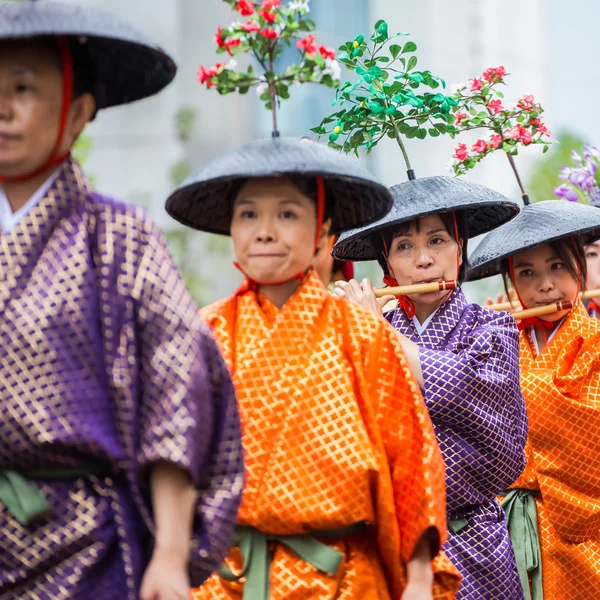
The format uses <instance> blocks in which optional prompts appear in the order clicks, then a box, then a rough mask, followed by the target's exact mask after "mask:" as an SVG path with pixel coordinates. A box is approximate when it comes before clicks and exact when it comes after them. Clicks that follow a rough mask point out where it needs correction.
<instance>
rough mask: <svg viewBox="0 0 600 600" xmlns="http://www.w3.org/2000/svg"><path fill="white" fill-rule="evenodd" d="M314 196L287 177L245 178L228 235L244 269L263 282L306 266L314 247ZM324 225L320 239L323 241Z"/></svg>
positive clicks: (280, 279) (276, 280) (282, 278)
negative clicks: (304, 192)
mask: <svg viewBox="0 0 600 600" xmlns="http://www.w3.org/2000/svg"><path fill="white" fill-rule="evenodd" d="M316 212H317V211H316V206H315V203H314V201H313V200H311V199H310V198H308V197H307V196H305V195H303V194H302V192H300V190H298V189H297V188H296V187H295V186H294V184H293V183H292V182H291V181H290V180H288V179H285V178H264V179H249V180H248V181H247V182H246V183H245V184H244V186H243V187H242V189H241V190H240V192H239V194H238V195H237V198H236V199H235V202H234V205H233V218H232V221H231V237H232V239H233V246H234V250H235V255H236V259H237V261H238V263H239V264H240V267H241V268H242V271H243V272H244V273H245V274H246V275H247V276H248V277H250V279H252V280H254V281H257V282H259V283H261V284H263V285H276V284H279V283H281V282H284V281H289V280H291V279H293V278H294V277H295V276H297V275H298V274H299V273H303V272H304V271H306V269H308V267H309V266H310V264H311V263H312V261H313V256H314V252H315V236H316V234H317V214H316ZM327 229H328V228H327V227H323V231H322V232H321V236H320V242H321V243H323V244H326V237H325V234H326V230H327Z"/></svg>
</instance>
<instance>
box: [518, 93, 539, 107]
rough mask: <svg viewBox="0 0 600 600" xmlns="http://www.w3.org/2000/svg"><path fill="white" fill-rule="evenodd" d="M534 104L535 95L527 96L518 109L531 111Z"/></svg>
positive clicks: (520, 102)
mask: <svg viewBox="0 0 600 600" xmlns="http://www.w3.org/2000/svg"><path fill="white" fill-rule="evenodd" d="M534 102H535V100H534V98H533V94H525V96H523V97H522V98H521V99H520V100H519V102H518V103H517V107H518V108H521V109H523V110H531V109H532V108H533V103H534Z"/></svg>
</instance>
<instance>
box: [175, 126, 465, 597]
mask: <svg viewBox="0 0 600 600" xmlns="http://www.w3.org/2000/svg"><path fill="white" fill-rule="evenodd" d="M249 174H251V175H249ZM390 206H391V197H390V196H389V194H388V192H387V190H386V189H385V188H384V187H383V186H380V185H379V184H378V183H376V182H375V181H374V180H373V179H372V178H371V176H370V175H369V174H368V173H367V172H366V171H364V169H363V168H362V166H361V165H360V164H357V163H356V162H355V161H354V160H352V159H349V158H346V157H342V156H340V155H338V154H337V153H335V152H333V151H332V150H329V149H328V148H324V147H323V146H320V145H318V144H307V143H304V142H302V141H300V140H294V139H285V138H274V139H269V140H261V141H258V142H254V143H252V144H248V145H247V146H245V147H242V148H240V149H238V150H237V151H235V152H232V153H230V154H229V155H226V156H225V157H221V158H219V159H217V160H216V161H214V162H213V163H211V164H209V165H208V166H206V167H205V168H204V169H203V170H202V171H201V172H200V173H199V175H197V176H196V177H195V178H193V180H192V181H191V183H188V184H187V185H185V186H184V187H182V188H181V189H179V190H178V191H176V192H175V193H174V194H173V195H172V196H171V198H170V199H169V200H168V201H167V210H168V211H169V212H170V214H171V215H172V216H174V217H175V218H176V219H177V220H179V221H180V222H182V223H185V224H187V225H190V226H192V227H194V228H196V229H200V230H205V231H206V230H208V231H212V232H216V233H222V234H229V233H231V236H232V238H233V243H234V249H235V254H236V259H237V261H238V263H237V265H238V267H239V268H240V270H242V272H244V273H245V274H246V276H247V278H246V280H245V281H244V283H243V284H242V286H241V287H240V288H239V289H238V290H237V292H236V293H235V294H234V295H233V296H231V297H230V298H227V299H225V300H222V301H220V302H217V303H216V304H214V305H212V306H209V307H207V308H205V309H204V310H203V311H202V316H203V317H204V319H205V320H206V321H207V322H208V323H209V324H210V325H211V327H212V329H213V331H214V333H215V335H216V337H217V341H218V343H219V345H220V347H221V350H222V352H223V354H224V356H225V360H226V362H227V363H228V365H229V367H230V369H231V372H232V375H233V379H234V383H235V385H236V390H237V394H238V401H239V407H240V412H241V414H240V418H241V421H242V429H243V445H244V455H245V466H246V486H245V489H244V494H243V502H242V507H241V510H240V512H239V515H238V523H239V526H238V531H237V537H236V541H235V546H234V548H233V549H232V551H231V553H230V555H229V557H228V559H227V562H226V566H225V567H224V568H223V569H221V571H220V573H219V574H215V575H213V577H211V578H210V579H209V581H208V582H207V583H205V584H204V585H203V586H202V587H201V588H199V589H198V590H196V591H195V592H194V598H196V600H205V599H219V600H222V599H229V598H236V599H239V598H240V594H243V598H244V599H246V600H250V599H252V600H261V599H265V598H270V599H271V600H283V599H286V600H296V599H307V600H330V599H336V600H350V599H359V598H360V599H362V600H391V599H394V600H400V599H401V598H402V600H417V599H418V600H422V599H423V600H427V599H431V598H440V599H441V598H454V595H455V592H456V589H457V587H458V582H459V579H460V577H459V575H458V573H457V572H456V570H455V569H454V567H453V566H452V564H451V563H450V562H449V561H448V560H447V559H446V558H445V557H444V556H443V555H438V553H439V548H440V542H443V541H444V539H445V537H446V531H445V529H446V525H445V490H444V469H443V463H442V460H441V455H440V452H439V449H438V447H437V444H436V442H435V437H434V433H433V429H432V425H431V422H430V420H429V417H428V415H427V410H426V408H425V405H424V403H423V400H422V398H421V396H420V394H419V391H418V388H417V386H416V384H415V382H414V380H413V377H412V375H411V373H410V371H409V369H408V367H407V363H406V360H405V358H404V355H403V354H402V351H401V348H400V346H399V344H398V342H397V340H396V336H395V334H394V331H393V330H392V329H391V327H390V326H389V325H388V324H387V323H385V322H384V321H383V320H382V319H379V318H377V317H376V316H374V315H372V314H371V313H370V312H368V311H367V310H366V309H363V308H362V307H360V306H356V305H354V304H351V303H349V302H347V301H346V300H343V299H341V298H337V297H334V296H332V295H331V294H329V293H328V292H327V290H326V289H325V287H324V286H323V284H322V282H321V281H320V279H319V277H318V275H317V274H316V272H315V271H313V270H312V269H310V268H309V265H310V264H311V263H312V261H313V258H314V254H315V251H316V250H318V248H322V249H323V248H325V247H326V246H327V242H328V236H329V232H330V230H334V231H343V230H346V229H349V228H352V227H356V226H357V225H359V224H360V223H365V222H369V221H370V220H373V219H375V218H377V217H378V216H382V215H383V214H385V213H386V212H387V211H388V210H389V208H390ZM315 240H316V242H315ZM435 556H437V558H436V559H435V561H434V569H433V570H432V568H431V560H432V557H435ZM432 589H433V591H432Z"/></svg>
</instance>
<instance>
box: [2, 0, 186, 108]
mask: <svg viewBox="0 0 600 600" xmlns="http://www.w3.org/2000/svg"><path fill="white" fill-rule="evenodd" d="M39 37H66V38H68V39H69V43H70V46H71V48H72V49H74V50H75V51H77V50H78V48H81V50H82V51H85V52H86V53H87V55H88V57H89V60H90V61H91V64H92V65H93V68H94V69H95V86H94V97H95V99H96V106H97V108H99V109H100V108H107V107H109V106H116V105H119V104H127V103H129V102H134V101H135V100H140V99H141V98H146V97H147V96H152V95H153V94H156V93H157V92H159V91H160V90H162V89H163V88H164V87H165V86H167V85H168V84H169V83H170V82H171V81H172V80H173V78H174V77H175V73H176V71H177V67H176V65H175V62H174V61H173V60H172V59H171V57H169V56H168V55H167V54H166V53H165V52H164V51H163V50H162V49H161V48H159V47H158V46H156V45H154V44H153V43H152V42H150V41H149V40H147V39H146V37H145V36H144V35H142V34H141V33H139V32H138V31H137V30H135V29H134V28H133V27H131V26H130V25H128V24H127V23H125V22H124V21H122V20H120V19H119V18H117V17H116V16H114V15H111V14H109V13H105V12H102V11H98V10H95V9H92V8H88V7H85V6H78V5H73V4H63V3H59V2H7V3H0V40H11V39H15V40H16V39H32V38H39Z"/></svg>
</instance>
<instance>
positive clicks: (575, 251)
mask: <svg viewBox="0 0 600 600" xmlns="http://www.w3.org/2000/svg"><path fill="white" fill-rule="evenodd" d="M548 244H549V245H550V247H551V248H552V249H553V250H554V252H556V254H558V257H559V258H560V260H561V261H562V262H563V263H565V268H566V269H567V271H568V273H569V275H570V276H571V277H572V278H573V279H574V280H575V281H578V282H579V285H580V287H581V289H582V290H584V289H585V280H586V279H587V263H586V261H585V251H584V249H583V241H582V240H581V238H579V237H578V236H575V235H572V236H570V237H568V238H565V239H562V240H558V241H555V242H548ZM502 280H503V282H504V291H505V292H506V295H507V296H509V293H508V289H509V285H510V284H512V286H513V287H514V285H515V284H514V281H511V279H510V267H509V264H508V258H505V259H504V260H503V261H502Z"/></svg>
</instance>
